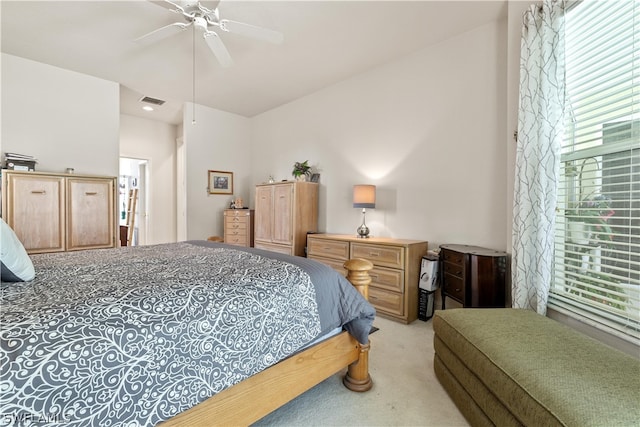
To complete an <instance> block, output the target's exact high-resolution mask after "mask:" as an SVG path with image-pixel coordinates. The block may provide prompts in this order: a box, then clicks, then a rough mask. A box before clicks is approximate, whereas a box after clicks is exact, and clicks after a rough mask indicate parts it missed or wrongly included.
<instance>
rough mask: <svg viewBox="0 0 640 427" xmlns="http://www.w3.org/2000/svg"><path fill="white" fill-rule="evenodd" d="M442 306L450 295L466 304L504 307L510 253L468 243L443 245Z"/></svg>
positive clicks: (468, 305)
mask: <svg viewBox="0 0 640 427" xmlns="http://www.w3.org/2000/svg"><path fill="white" fill-rule="evenodd" d="M440 249H441V251H440V267H441V268H440V273H441V276H440V277H441V281H440V283H441V285H442V288H441V292H442V309H443V310H444V308H445V300H446V298H447V297H449V298H451V299H453V300H455V301H458V302H459V303H460V304H462V305H463V307H504V306H505V292H506V269H507V254H506V253H505V252H500V251H494V250H492V249H487V248H481V247H478V246H468V245H440Z"/></svg>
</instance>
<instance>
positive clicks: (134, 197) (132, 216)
mask: <svg viewBox="0 0 640 427" xmlns="http://www.w3.org/2000/svg"><path fill="white" fill-rule="evenodd" d="M137 204H138V189H137V188H132V189H131V190H129V200H128V202H127V218H126V221H127V246H131V242H132V241H133V226H134V223H135V221H136V206H137Z"/></svg>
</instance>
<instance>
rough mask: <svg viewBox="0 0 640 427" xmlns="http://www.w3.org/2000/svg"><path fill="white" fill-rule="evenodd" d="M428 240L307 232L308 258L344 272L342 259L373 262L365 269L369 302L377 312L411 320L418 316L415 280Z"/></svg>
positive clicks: (406, 321)
mask: <svg viewBox="0 0 640 427" xmlns="http://www.w3.org/2000/svg"><path fill="white" fill-rule="evenodd" d="M427 247H428V243H427V242H425V241H421V240H409V239H393V238H385V237H371V238H368V239H361V238H358V237H356V236H350V235H340V234H310V235H309V236H308V240H307V250H308V257H309V258H312V259H315V260H317V261H320V262H321V263H323V264H326V265H328V266H329V267H332V268H333V269H334V270H337V271H338V272H340V273H342V274H345V275H346V271H345V269H344V267H343V264H344V262H345V261H347V260H348V259H351V258H364V259H367V260H369V261H371V263H372V264H373V269H372V270H371V271H370V272H369V275H370V276H371V284H370V285H369V302H370V303H371V304H372V305H373V306H374V307H375V308H376V311H377V313H378V314H380V315H382V316H385V317H389V318H391V319H393V320H398V321H400V322H403V323H411V322H413V321H414V320H416V319H417V318H418V283H419V281H420V278H419V277H420V265H421V261H422V256H423V255H426V254H427Z"/></svg>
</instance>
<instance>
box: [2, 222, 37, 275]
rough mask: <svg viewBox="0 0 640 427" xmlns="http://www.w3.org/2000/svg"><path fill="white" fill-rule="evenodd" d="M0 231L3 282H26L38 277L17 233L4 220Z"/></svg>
mask: <svg viewBox="0 0 640 427" xmlns="http://www.w3.org/2000/svg"><path fill="white" fill-rule="evenodd" d="M0 222H2V225H1V226H0V227H1V228H2V229H1V230H0V260H1V261H2V281H3V282H26V281H28V280H33V278H34V277H36V272H35V270H34V268H33V263H32V262H31V258H29V255H28V254H27V251H26V250H25V249H24V246H22V243H20V240H18V236H16V233H14V231H13V230H12V229H11V227H9V226H8V225H7V223H6V222H4V219H2V221H0Z"/></svg>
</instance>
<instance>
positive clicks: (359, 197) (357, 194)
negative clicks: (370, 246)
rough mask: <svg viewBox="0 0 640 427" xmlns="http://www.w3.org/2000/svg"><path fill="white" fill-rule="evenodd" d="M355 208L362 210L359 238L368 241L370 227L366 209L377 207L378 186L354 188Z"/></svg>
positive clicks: (355, 186) (356, 186) (358, 186)
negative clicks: (366, 218) (366, 219)
mask: <svg viewBox="0 0 640 427" xmlns="http://www.w3.org/2000/svg"><path fill="white" fill-rule="evenodd" d="M353 207H354V208H362V225H360V227H358V230H357V231H358V237H360V238H363V239H366V238H368V237H369V227H367V223H366V221H365V215H366V209H367V208H375V207H376V186H375V185H354V186H353Z"/></svg>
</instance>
